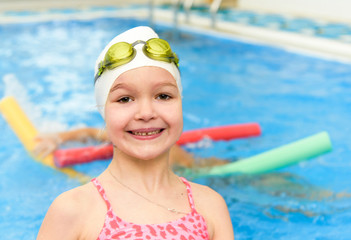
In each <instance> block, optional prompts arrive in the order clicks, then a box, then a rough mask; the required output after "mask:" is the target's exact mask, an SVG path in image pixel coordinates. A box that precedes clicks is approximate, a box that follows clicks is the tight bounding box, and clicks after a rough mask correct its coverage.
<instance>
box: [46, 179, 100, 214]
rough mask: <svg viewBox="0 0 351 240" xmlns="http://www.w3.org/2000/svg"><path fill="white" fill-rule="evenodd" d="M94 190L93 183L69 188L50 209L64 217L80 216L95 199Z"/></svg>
mask: <svg viewBox="0 0 351 240" xmlns="http://www.w3.org/2000/svg"><path fill="white" fill-rule="evenodd" d="M93 190H94V188H93V186H92V184H91V183H87V184H85V185H82V186H79V187H76V188H73V189H71V190H68V191H66V192H64V193H62V194H60V195H59V196H58V197H57V198H56V199H55V200H54V201H53V203H52V204H51V206H50V208H49V211H52V212H53V213H54V214H59V215H61V217H64V218H71V219H74V218H79V217H80V216H81V214H83V213H84V212H85V210H86V209H87V208H88V207H89V206H91V203H92V202H93V201H94V196H95V194H94V192H93Z"/></svg>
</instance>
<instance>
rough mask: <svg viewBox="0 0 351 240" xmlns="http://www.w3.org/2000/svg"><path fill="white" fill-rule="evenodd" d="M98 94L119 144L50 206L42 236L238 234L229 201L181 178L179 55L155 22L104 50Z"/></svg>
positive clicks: (228, 239) (218, 238) (224, 237)
mask: <svg viewBox="0 0 351 240" xmlns="http://www.w3.org/2000/svg"><path fill="white" fill-rule="evenodd" d="M95 73H96V75H95V97H96V102H97V106H98V109H99V111H100V113H101V115H102V116H103V118H104V119H105V123H106V132H107V134H108V137H109V140H110V141H111V143H112V144H113V146H114V155H113V159H112V161H111V163H110V165H109V166H108V167H107V169H106V170H105V171H104V172H103V173H102V174H101V175H99V176H98V177H97V178H94V179H92V181H91V182H90V183H88V184H86V185H83V186H80V187H78V188H75V189H72V190H70V191H68V192H65V193H63V194H61V195H60V196H59V197H58V198H56V199H55V201H54V202H53V203H52V205H51V206H50V208H49V210H48V212H47V214H46V216H45V219H44V221H43V223H42V226H41V228H40V230H39V234H38V239H133V240H135V239H155V240H156V239H177V240H178V239H179V240H185V239H194V240H197V239H199V240H200V239H214V240H232V239H234V234H233V228H232V224H231V220H230V216H229V212H228V209H227V206H226V204H225V201H224V200H223V198H222V197H221V196H220V195H219V194H218V193H216V192H215V191H213V190H212V189H210V188H209V187H206V186H202V185H199V184H195V183H191V182H189V181H187V180H186V179H185V178H182V177H178V176H177V175H175V174H174V173H173V172H172V170H171V166H170V162H169V155H170V149H171V147H172V146H173V145H174V144H175V143H176V141H177V140H178V138H179V137H180V135H181V133H182V129H183V116H182V99H181V92H182V86H181V78H180V73H179V70H178V57H177V55H176V54H175V53H173V52H172V50H171V48H170V46H169V44H168V43H167V42H166V41H165V40H162V39H160V38H158V35H157V34H156V33H155V32H154V31H153V30H152V29H151V28H149V27H137V28H133V29H130V30H128V31H126V32H124V33H122V34H120V35H118V36H117V37H115V38H114V39H113V40H112V41H111V42H110V43H109V44H108V45H107V46H106V47H105V49H104V50H103V51H102V52H101V54H100V56H99V58H98V60H97V64H96V68H95Z"/></svg>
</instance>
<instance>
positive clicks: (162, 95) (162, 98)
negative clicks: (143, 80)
mask: <svg viewBox="0 0 351 240" xmlns="http://www.w3.org/2000/svg"><path fill="white" fill-rule="evenodd" d="M170 98H171V97H170V96H169V95H167V94H160V95H158V96H157V99H161V100H169V99H170Z"/></svg>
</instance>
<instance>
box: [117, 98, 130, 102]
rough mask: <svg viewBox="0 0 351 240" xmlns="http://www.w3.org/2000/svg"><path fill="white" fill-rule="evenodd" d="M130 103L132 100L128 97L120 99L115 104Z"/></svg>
mask: <svg viewBox="0 0 351 240" xmlns="http://www.w3.org/2000/svg"><path fill="white" fill-rule="evenodd" d="M131 101H132V99H131V98H130V97H122V98H120V99H118V100H117V102H119V103H128V102H131Z"/></svg>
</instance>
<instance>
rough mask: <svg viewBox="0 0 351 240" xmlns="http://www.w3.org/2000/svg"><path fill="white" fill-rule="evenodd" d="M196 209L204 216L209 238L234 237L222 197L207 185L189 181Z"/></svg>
mask: <svg viewBox="0 0 351 240" xmlns="http://www.w3.org/2000/svg"><path fill="white" fill-rule="evenodd" d="M190 185H191V188H192V192H193V197H194V202H195V208H196V210H197V211H198V212H199V213H200V214H201V215H202V216H203V217H204V218H205V220H206V223H207V226H208V230H209V233H210V236H211V239H234V235H233V229H232V224H231V219H230V215H229V211H228V207H227V204H226V202H225V200H224V199H223V197H222V196H221V195H220V194H219V193H217V192H216V191H215V190H213V189H212V188H210V187H208V186H204V185H201V184H197V183H190Z"/></svg>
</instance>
